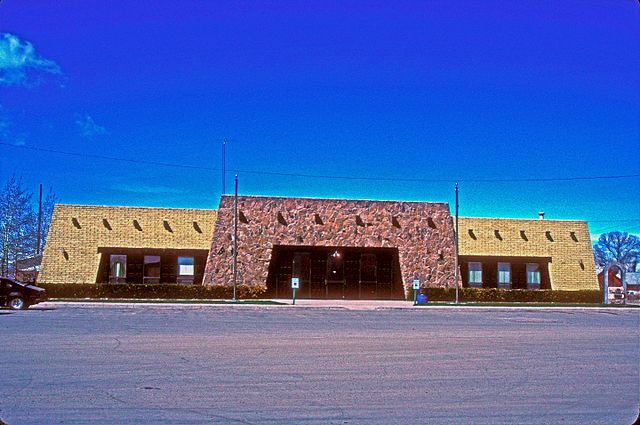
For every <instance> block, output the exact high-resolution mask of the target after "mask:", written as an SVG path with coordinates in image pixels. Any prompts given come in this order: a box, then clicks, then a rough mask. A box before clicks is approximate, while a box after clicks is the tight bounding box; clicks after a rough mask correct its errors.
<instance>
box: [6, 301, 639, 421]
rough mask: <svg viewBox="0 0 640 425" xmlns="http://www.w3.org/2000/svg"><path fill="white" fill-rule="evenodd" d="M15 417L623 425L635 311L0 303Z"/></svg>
mask: <svg viewBox="0 0 640 425" xmlns="http://www.w3.org/2000/svg"><path fill="white" fill-rule="evenodd" d="M0 329H1V336H2V350H0V364H1V365H2V368H3V371H2V378H1V379H2V385H0V418H2V420H4V421H5V422H6V423H7V424H9V425H15V424H141V423H156V424H418V423H430V424H432V423H436V424H437V423H447V424H448V423H459V424H467V423H473V424H476V423H477V424H483V423H484V424H500V423H504V424H524V423H532V424H557V423H567V424H578V423H579V424H592V423H593V424H595V423H598V424H631V423H633V421H634V420H635V419H636V418H637V416H638V408H639V404H640V309H633V310H628V309H607V310H605V309H566V310H545V309H511V310H502V309H453V308H448V309H402V310H398V309H383V310H378V311H353V310H344V309H336V308H333V309H332V308H283V307H278V306H273V307H263V306H244V307H229V306H215V305H208V306H189V305H186V306H173V305H139V304H138V305H135V304H132V305H110V306H98V305H95V306H89V305H74V304H56V303H46V304H42V305H41V306H36V307H33V308H32V309H30V310H28V311H24V312H11V311H8V310H0Z"/></svg>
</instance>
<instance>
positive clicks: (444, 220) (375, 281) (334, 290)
mask: <svg viewBox="0 0 640 425" xmlns="http://www.w3.org/2000/svg"><path fill="white" fill-rule="evenodd" d="M233 204H234V198H233V197H231V196H223V197H222V199H221V201H220V206H219V208H218V216H217V221H216V225H215V229H214V234H213V240H212V244H211V251H210V253H209V260H208V262H207V268H206V272H205V277H204V284H205V285H227V286H228V285H232V284H233V282H232V279H233V235H234V209H233ZM237 262H238V265H237V272H238V274H237V275H238V279H237V283H238V284H245V285H257V286H261V287H262V288H263V289H264V290H265V291H266V293H267V295H269V296H272V297H288V296H290V294H291V278H292V277H297V278H298V279H299V280H300V289H299V290H298V292H297V295H298V296H299V297H306V298H387V299H393V298H398V299H402V298H405V295H406V286H407V284H409V285H410V283H411V281H412V280H413V279H420V280H421V281H422V282H423V285H424V286H453V284H454V264H455V242H454V231H453V222H452V220H451V215H450V214H449V208H448V205H447V204H446V203H428V202H391V201H363V200H335V199H309V198H276V197H255V196H241V197H239V198H238V256H237Z"/></svg>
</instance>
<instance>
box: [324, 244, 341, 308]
mask: <svg viewBox="0 0 640 425" xmlns="http://www.w3.org/2000/svg"><path fill="white" fill-rule="evenodd" d="M344 286H345V279H344V258H343V256H342V253H341V252H340V251H338V250H336V251H334V252H332V253H330V254H329V255H328V256H327V278H326V296H327V298H344V289H345V288H344Z"/></svg>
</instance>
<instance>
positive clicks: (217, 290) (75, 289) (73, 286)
mask: <svg viewBox="0 0 640 425" xmlns="http://www.w3.org/2000/svg"><path fill="white" fill-rule="evenodd" d="M38 286H40V287H42V288H44V289H46V291H47V296H48V297H49V298H130V299H147V298H148V299H155V298H159V299H163V298H166V299H198V300H210V299H231V298H232V297H233V288H232V287H228V286H201V285H176V284H153V285H152V284H148V285H140V284H111V285H110V284H84V283H56V284H45V283H42V284H38ZM236 289H237V292H236V295H237V297H238V298H240V299H256V298H261V297H263V296H264V293H265V292H266V288H265V287H261V286H247V285H239V286H238V287H237V288H236Z"/></svg>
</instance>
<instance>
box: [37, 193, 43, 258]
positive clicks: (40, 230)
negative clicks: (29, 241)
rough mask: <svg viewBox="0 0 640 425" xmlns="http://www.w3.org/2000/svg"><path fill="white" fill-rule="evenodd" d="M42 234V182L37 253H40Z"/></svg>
mask: <svg viewBox="0 0 640 425" xmlns="http://www.w3.org/2000/svg"><path fill="white" fill-rule="evenodd" d="M41 234H42V183H40V200H39V202H38V235H37V236H36V255H40V238H41Z"/></svg>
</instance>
